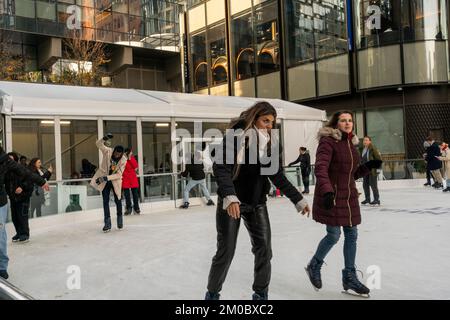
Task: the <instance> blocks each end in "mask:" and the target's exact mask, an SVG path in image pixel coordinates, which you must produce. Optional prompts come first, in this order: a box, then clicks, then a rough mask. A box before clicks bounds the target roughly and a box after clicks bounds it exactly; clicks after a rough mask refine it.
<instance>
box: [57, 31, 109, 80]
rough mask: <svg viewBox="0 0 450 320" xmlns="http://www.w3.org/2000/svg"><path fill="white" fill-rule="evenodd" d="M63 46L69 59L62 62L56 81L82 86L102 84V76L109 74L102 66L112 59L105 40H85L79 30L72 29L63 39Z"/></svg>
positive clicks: (65, 55)
mask: <svg viewBox="0 0 450 320" xmlns="http://www.w3.org/2000/svg"><path fill="white" fill-rule="evenodd" d="M63 48H64V57H65V58H66V59H67V60H66V62H65V63H64V64H63V63H62V64H61V68H60V72H59V74H58V75H57V76H56V77H57V78H59V79H55V80H56V82H61V83H64V84H73V85H81V86H96V85H101V80H102V77H104V76H106V75H107V73H106V72H105V71H104V69H103V68H102V66H104V65H105V64H106V63H108V62H109V61H111V60H110V59H109V56H110V53H109V51H108V49H107V47H106V45H105V44H104V43H103V42H93V41H87V40H83V39H82V37H81V36H80V33H79V32H77V31H72V32H71V33H70V34H69V36H68V37H67V38H65V39H64V40H63ZM58 80H59V81H58Z"/></svg>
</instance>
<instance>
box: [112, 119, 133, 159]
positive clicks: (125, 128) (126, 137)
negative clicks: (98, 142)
mask: <svg viewBox="0 0 450 320" xmlns="http://www.w3.org/2000/svg"><path fill="white" fill-rule="evenodd" d="M104 123H105V124H104V132H105V133H112V135H113V136H114V138H113V139H111V147H112V148H114V146H117V145H121V146H123V147H124V148H127V147H130V148H133V153H134V154H138V150H137V138H136V122H134V121H105V122H104Z"/></svg>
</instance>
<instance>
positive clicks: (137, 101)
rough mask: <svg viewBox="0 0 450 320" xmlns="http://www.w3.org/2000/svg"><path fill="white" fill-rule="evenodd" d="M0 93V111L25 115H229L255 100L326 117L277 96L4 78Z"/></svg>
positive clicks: (290, 112)
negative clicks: (206, 92) (189, 92)
mask: <svg viewBox="0 0 450 320" xmlns="http://www.w3.org/2000/svg"><path fill="white" fill-rule="evenodd" d="M0 97H1V98H2V99H1V101H0V102H2V104H1V105H2V112H3V113H10V114H12V115H26V116H28V115H35V116H100V115H101V116H105V117H126V116H140V117H181V118H183V117H185V118H205V119H216V118H217V119H230V118H233V117H236V116H237V115H238V114H239V113H240V112H241V111H243V110H245V109H246V108H248V107H250V106H252V105H253V104H254V103H255V102H256V101H267V102H269V103H271V104H272V105H273V106H274V107H275V108H276V109H277V112H278V117H279V118H282V119H296V120H319V121H323V120H326V116H325V112H324V111H322V110H318V109H314V108H310V107H306V106H303V105H300V104H296V103H292V102H288V101H283V100H278V99H263V98H244V97H223V96H220V97H219V96H207V95H197V94H187V93H174V92H163V91H148V90H135V89H115V88H101V87H100V88H99V87H78V86H66V85H53V84H41V83H23V82H8V81H0ZM8 105H9V106H10V107H8ZM11 106H12V108H11Z"/></svg>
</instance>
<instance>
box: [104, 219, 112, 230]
mask: <svg viewBox="0 0 450 320" xmlns="http://www.w3.org/2000/svg"><path fill="white" fill-rule="evenodd" d="M110 230H111V217H108V218H105V226H104V227H103V232H105V233H106V232H109V231H110Z"/></svg>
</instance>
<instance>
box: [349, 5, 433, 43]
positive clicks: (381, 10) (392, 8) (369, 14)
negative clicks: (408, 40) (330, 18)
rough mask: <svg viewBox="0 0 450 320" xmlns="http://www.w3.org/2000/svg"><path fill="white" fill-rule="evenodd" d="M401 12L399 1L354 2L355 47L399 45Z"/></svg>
mask: <svg viewBox="0 0 450 320" xmlns="http://www.w3.org/2000/svg"><path fill="white" fill-rule="evenodd" d="M427 1H428V0H427ZM401 10H402V8H401V1H399V0H355V14H356V15H357V16H356V17H355V20H356V21H357V25H358V26H357V28H356V43H357V47H358V48H367V47H375V46H381V45H385V44H393V43H399V42H400V29H401Z"/></svg>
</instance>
